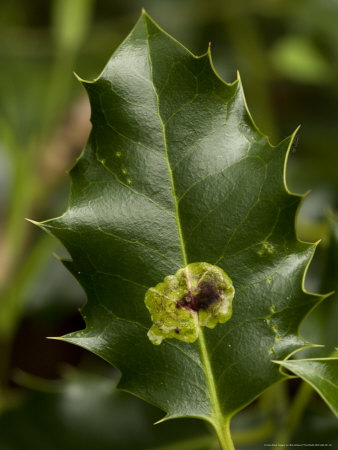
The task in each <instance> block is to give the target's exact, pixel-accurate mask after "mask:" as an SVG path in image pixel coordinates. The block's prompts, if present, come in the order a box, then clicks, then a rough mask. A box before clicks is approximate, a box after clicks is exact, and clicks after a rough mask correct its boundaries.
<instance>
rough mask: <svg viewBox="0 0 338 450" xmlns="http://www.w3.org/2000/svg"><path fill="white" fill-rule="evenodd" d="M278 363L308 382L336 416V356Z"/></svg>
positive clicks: (337, 398)
mask: <svg viewBox="0 0 338 450" xmlns="http://www.w3.org/2000/svg"><path fill="white" fill-rule="evenodd" d="M278 363H279V364H280V365H281V366H283V367H285V368H286V369H288V370H291V372H293V373H295V374H296V375H298V376H299V377H300V378H302V379H303V380H304V381H306V382H307V383H309V384H310V385H311V386H312V387H313V388H314V389H315V390H316V391H317V392H318V394H319V395H320V396H321V397H322V398H323V400H324V401H325V402H326V403H327V405H328V406H329V407H330V408H331V410H332V411H333V413H334V414H335V415H336V416H337V417H338V384H337V380H338V358H317V359H294V360H287V361H278Z"/></svg>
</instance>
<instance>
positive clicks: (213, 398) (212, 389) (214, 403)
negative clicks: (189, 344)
mask: <svg viewBox="0 0 338 450" xmlns="http://www.w3.org/2000/svg"><path fill="white" fill-rule="evenodd" d="M147 20H149V19H148V18H147V17H145V24H146V29H147V39H146V41H147V48H148V59H149V65H150V75H151V86H152V89H153V91H154V95H155V98H156V105H157V115H158V118H159V121H160V124H161V127H162V136H163V145H164V150H165V159H166V163H167V167H168V173H169V178H170V184H171V191H172V195H173V202H174V210H175V220H176V226H177V234H178V237H179V241H180V249H181V255H182V262H183V266H184V267H186V266H187V265H188V257H187V252H186V249H185V244H184V239H183V233H182V226H181V220H180V214H179V207H178V198H177V195H176V189H175V182H174V177H173V172H172V168H171V166H170V162H169V157H168V146H167V138H166V128H165V123H164V122H163V120H162V117H161V113H160V100H159V96H158V93H157V91H156V87H155V85H154V79H153V65H152V60H151V53H150V45H149V38H150V34H149V30H148V24H147ZM198 342H199V348H200V355H201V361H202V365H203V367H204V373H205V377H206V380H207V384H208V388H209V397H210V402H211V407H212V409H213V413H214V414H213V419H214V421H211V420H210V422H211V423H212V425H213V426H214V427H215V429H216V431H217V434H218V435H219V438H220V439H221V436H222V434H223V433H222V428H223V426H224V425H223V424H224V423H225V417H224V416H223V414H222V412H221V407H220V404H219V401H218V395H217V389H216V384H215V379H214V374H213V371H212V367H211V363H210V357H209V352H208V349H207V346H206V342H205V338H204V333H203V329H202V327H200V328H199V335H198Z"/></svg>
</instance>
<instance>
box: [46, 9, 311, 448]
mask: <svg viewBox="0 0 338 450" xmlns="http://www.w3.org/2000/svg"><path fill="white" fill-rule="evenodd" d="M83 84H84V86H85V88H86V90H87V92H88V95H89V98H90V102H91V108H92V123H93V130H92V133H91V136H90V139H89V141H88V144H87V146H86V148H85V150H84V152H83V154H82V156H81V158H80V159H79V160H78V162H77V164H76V166H75V167H74V168H73V170H72V171H71V177H72V189H71V197H70V202H69V207H68V209H67V211H66V213H65V214H64V215H63V216H61V217H59V218H56V219H53V220H50V221H47V222H44V223H43V224H42V225H41V226H42V227H43V228H44V229H45V230H47V231H48V232H50V233H52V234H53V235H55V236H56V237H57V238H58V239H60V240H61V241H62V242H63V244H64V245H65V246H66V248H67V249H68V251H69V252H70V254H71V257H72V260H71V261H65V262H64V263H65V265H66V267H67V268H68V269H69V270H70V271H71V272H72V273H73V274H74V276H75V277H76V278H77V279H78V281H79V282H80V283H81V285H82V286H83V287H84V289H85V290H86V293H87V295H88V303H87V305H86V306H85V308H84V309H83V316H84V318H85V321H86V325H87V326H86V329H85V330H82V331H78V332H74V333H72V334H70V335H67V336H65V337H64V338H63V339H64V340H66V341H68V342H72V343H75V344H77V345H80V346H82V347H85V348H87V349H88V350H90V351H92V352H94V353H96V354H97V355H99V356H101V357H102V358H104V359H105V360H107V361H109V362H110V363H111V364H113V365H115V366H117V367H118V368H119V369H120V370H121V372H122V378H121V381H120V384H119V387H120V388H122V389H125V390H127V391H129V392H132V393H134V394H135V395H137V396H139V397H141V398H143V399H145V400H147V401H149V402H151V403H153V404H155V405H157V406H159V407H160V408H162V409H163V410H165V411H166V412H167V417H171V418H172V417H182V416H190V417H200V418H203V419H205V420H207V421H209V422H211V423H212V424H213V426H214V427H215V429H216V431H217V432H218V434H219V436H220V435H221V434H222V433H223V431H222V430H224V429H225V428H226V424H227V422H228V420H229V418H230V417H231V416H232V415H234V414H235V413H236V411H238V410H240V409H242V408H243V407H244V406H245V405H246V404H248V403H250V402H251V401H252V400H253V399H254V398H256V397H257V396H258V395H259V394H260V393H261V392H262V391H263V390H265V389H266V388H267V387H268V386H270V385H271V384H273V383H275V382H276V381H278V380H281V379H282V378H283V376H282V375H281V373H280V372H279V368H278V366H277V365H276V364H274V363H273V362H272V360H276V359H279V360H282V359H284V358H285V357H286V356H287V355H288V354H290V353H291V352H293V351H295V350H297V349H299V348H301V347H302V346H303V345H304V340H303V339H301V338H300V337H299V336H298V327H299V324H300V322H301V320H302V318H303V317H304V316H305V315H306V314H307V313H308V312H309V310H310V309H311V308H312V307H313V306H314V305H315V304H316V303H317V302H318V297H316V296H312V295H309V294H307V293H305V292H304V291H303V289H302V282H303V277H304V271H305V269H306V267H307V264H308V263H309V260H310V259H311V256H312V254H313V251H314V245H312V244H311V245H310V244H305V243H301V242H299V241H298V240H297V238H296V235H295V231H294V219H295V214H296V210H297V208H298V206H299V203H300V197H298V196H294V195H290V193H288V192H287V189H286V186H285V182H284V170H285V160H286V155H287V152H288V149H289V148H290V145H291V142H292V137H291V138H288V139H286V140H284V141H283V142H282V143H281V144H280V145H278V146H277V147H271V145H270V144H269V142H268V140H267V138H266V137H265V136H263V135H262V134H261V133H260V132H259V131H258V130H257V128H256V127H255V125H254V123H253V121H252V119H251V117H250V115H249V113H248V111H247V109H246V105H245V101H244V98H243V93H242V86H241V83H240V81H239V80H238V81H237V82H235V83H233V84H226V83H224V82H223V81H222V80H221V79H220V78H219V77H218V76H217V75H216V73H215V72H214V69H213V67H212V64H211V61H210V52H208V53H207V54H205V55H203V56H201V57H195V56H193V55H192V54H191V53H190V52H189V51H188V50H187V49H185V48H184V47H182V46H181V45H180V44H179V43H178V42H177V41H175V40H174V39H173V38H171V37H170V36H169V35H167V34H166V33H165V32H163V31H162V30H161V29H160V28H159V27H158V26H157V25H156V24H155V23H154V22H153V21H152V20H151V19H150V18H149V16H147V15H146V14H142V16H141V18H140V20H139V21H138V23H137V24H136V26H135V28H134V29H133V31H132V32H131V34H130V35H129V36H128V37H127V39H126V40H125V41H124V42H123V43H122V45H121V46H120V47H119V48H118V50H117V51H116V52H115V53H114V55H113V56H112V57H111V59H110V61H109V62H108V64H107V66H106V67H105V69H104V71H103V72H102V74H101V76H100V77H99V78H98V79H97V80H95V81H94V82H83ZM192 262H207V263H209V264H215V265H217V266H219V267H221V268H222V269H223V270H224V271H225V272H226V273H227V274H228V275H229V276H230V278H231V279H232V281H233V283H234V287H235V292H236V294H235V297H234V299H233V315H232V317H231V319H230V320H229V321H228V322H227V323H224V324H218V325H217V326H216V328H214V329H204V330H203V331H202V332H201V333H200V335H199V338H198V340H197V341H196V342H194V343H184V342H180V341H177V340H176V339H166V340H165V341H164V342H163V343H162V344H161V345H159V346H154V345H153V344H152V343H151V342H150V341H149V339H148V337H147V331H148V330H149V328H150V326H151V320H150V315H149V312H148V311H147V309H146V307H145V304H144V296H145V293H146V291H147V289H148V288H149V287H151V286H154V285H156V284H157V283H159V282H161V281H162V280H163V279H164V277H166V276H168V275H172V274H175V273H176V272H177V270H178V269H179V268H181V267H184V266H186V265H187V264H189V263H192ZM222 445H224V446H225V444H224V443H223V444H222Z"/></svg>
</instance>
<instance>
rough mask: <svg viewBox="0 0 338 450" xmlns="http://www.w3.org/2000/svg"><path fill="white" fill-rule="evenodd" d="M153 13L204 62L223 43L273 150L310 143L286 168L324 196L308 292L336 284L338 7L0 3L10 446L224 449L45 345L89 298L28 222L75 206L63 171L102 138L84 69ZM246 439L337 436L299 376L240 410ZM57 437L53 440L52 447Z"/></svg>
mask: <svg viewBox="0 0 338 450" xmlns="http://www.w3.org/2000/svg"><path fill="white" fill-rule="evenodd" d="M141 7H145V8H146V9H147V10H148V11H149V13H150V14H151V15H152V16H153V17H154V18H155V19H156V20H157V22H158V23H159V24H160V25H161V26H162V27H164V28H165V29H166V30H168V31H169V32H170V33H171V34H173V35H175V37H177V38H178V39H179V40H180V41H181V42H183V44H185V45H186V46H188V47H189V48H190V49H191V50H192V51H194V53H197V54H200V53H203V52H204V51H205V50H206V47H207V44H208V42H209V41H211V42H212V53H213V59H214V63H215V66H216V69H217V70H218V72H219V73H220V74H221V75H222V76H223V78H224V79H225V80H226V81H233V80H234V79H235V78H236V69H239V70H240V73H241V78H242V80H243V85H244V89H245V93H246V97H247V101H248V104H249V106H250V110H251V113H252V115H253V117H254V118H255V121H256V123H257V124H258V126H259V127H260V128H261V129H262V130H263V131H264V133H265V134H267V135H268V136H270V139H271V141H272V142H273V143H277V142H278V141H279V140H280V139H281V138H282V137H285V136H287V135H289V134H290V133H291V132H292V131H293V130H294V129H295V128H296V126H297V125H298V124H299V123H300V122H301V124H302V128H301V130H300V132H299V143H298V146H297V147H294V149H293V152H292V154H291V156H290V158H289V162H288V185H289V188H290V189H291V190H293V191H296V192H300V193H302V192H305V191H307V190H308V189H312V192H311V194H310V195H309V196H308V197H307V199H306V200H305V202H304V204H303V206H302V209H301V211H300V215H299V217H298V220H297V230H298V234H299V236H300V237H301V238H303V239H306V240H312V241H314V240H317V239H322V242H321V244H320V247H319V249H318V251H317V253H316V257H315V259H314V261H313V263H312V265H311V267H310V271H309V273H308V276H307V279H306V285H307V288H308V289H309V290H313V291H315V292H328V291H330V290H332V289H337V288H338V286H337V283H338V281H337V280H338V244H337V242H338V236H337V235H338V232H337V228H338V225H337V218H336V216H335V212H337V199H338V196H337V191H338V176H337V175H338V152H337V144H338V129H337V126H336V124H337V119H338V117H337V115H338V108H337V105H338V89H337V82H336V80H337V75H338V63H337V61H338V54H337V53H338V31H337V26H336V24H337V22H338V5H337V4H336V3H335V2H331V1H329V0H274V1H270V0H255V1H254V0H251V1H249V0H227V1H225V0H184V1H179V0H144V1H143V2H140V1H138V0H125V1H122V0H117V1H114V2H111V1H109V0H96V1H94V0H71V1H70V0H68V1H67V0H55V1H54V2H52V1H48V2H46V1H42V0H40V1H38V0H35V1H33V0H30V1H25V2H22V1H19V0H11V1H4V2H1V5H0V38H1V43H2V45H1V46H0V64H1V68H2V70H1V71H0V81H1V82H0V98H1V101H0V289H1V291H0V295H1V299H0V351H1V358H0V380H1V387H0V410H1V412H2V416H1V418H0V436H1V438H0V439H1V440H0V444H1V447H0V448H4V449H7V448H8V449H25V448H27V449H29V448H36V447H38V445H39V446H41V445H42V447H43V448H46V449H49V448H51V449H52V448H60V447H62V448H71V447H72V445H73V447H74V446H79V445H83V446H84V447H83V448H92V447H91V446H90V445H91V442H95V443H96V445H95V448H102V449H105V448H116V449H124V448H126V449H127V448H135V443H137V445H138V446H139V448H154V447H156V448H158V447H159V446H164V447H163V449H164V448H168V449H169V448H174V447H173V445H174V444H170V442H171V441H173V439H174V438H175V440H178V439H179V440H181V443H180V444H177V445H178V448H186V449H189V448H195V449H197V448H201V449H202V448H205V449H207V448H217V444H215V442H214V438H213V436H212V435H210V434H209V430H208V429H207V428H206V427H205V425H203V426H201V424H200V423H199V422H197V421H196V422H195V421H188V423H186V422H184V423H182V422H181V421H175V422H172V423H168V424H163V425H159V426H158V427H152V425H151V423H152V422H153V421H154V420H156V419H158V418H160V417H161V416H162V413H161V412H160V411H158V410H156V408H153V407H150V406H149V405H145V404H144V403H142V402H141V401H140V400H138V399H136V398H132V397H130V396H127V395H126V394H120V393H116V392H114V393H112V387H113V385H114V382H113V381H111V380H112V379H114V377H115V378H116V377H117V376H118V375H117V374H116V373H115V372H114V374H113V376H112V373H111V372H112V369H111V368H109V367H108V366H107V365H106V364H104V363H103V362H102V361H100V360H99V359H98V358H95V357H93V356H91V355H90V354H89V353H87V352H84V351H81V350H80V349H79V348H76V347H73V346H70V345H67V344H65V343H60V342H56V341H47V340H46V339H45V336H51V335H52V336H53V335H60V334H64V333H66V332H68V331H72V330H74V329H79V328H81V327H83V322H82V319H81V317H80V315H79V314H78V312H77V308H78V307H79V306H80V305H81V304H82V303H83V302H84V301H85V299H84V295H83V293H82V291H81V289H80V288H79V287H78V286H77V285H76V283H75V282H74V280H73V279H72V278H71V276H70V275H69V274H68V273H67V272H66V271H65V270H64V269H63V268H62V267H61V265H60V264H59V263H58V261H57V260H56V259H55V258H54V257H51V253H52V252H53V251H55V252H56V253H58V254H59V255H60V254H63V253H62V252H63V250H62V249H60V248H58V247H57V244H55V242H54V240H53V239H52V238H50V237H49V236H44V235H43V234H42V233H41V232H39V231H37V230H35V229H34V227H33V226H32V225H31V224H29V223H27V222H25V221H24V217H34V218H35V219H37V220H43V219H45V218H47V217H52V216H55V215H58V214H59V213H61V212H63V210H64V209H65V205H66V198H67V194H68V186H69V181H68V178H67V176H66V175H65V174H64V172H65V170H67V169H70V168H71V166H72V165H73V163H74V160H75V158H76V157H77V156H78V155H79V153H80V151H81V149H82V147H83V145H84V142H85V140H86V138H87V136H88V133H89V130H90V125H89V120H88V119H89V114H90V113H89V106H88V100H87V98H86V97H85V94H84V92H83V90H82V88H81V86H80V85H79V84H78V83H77V82H76V80H75V78H74V77H73V75H72V71H73V70H75V71H76V72H77V73H79V74H80V75H81V76H82V77H83V78H93V77H95V76H97V75H98V73H99V72H100V70H101V69H102V67H103V66H104V64H105V62H106V60H107V59H108V58H109V56H110V54H111V53H112V50H113V49H114V48H115V47H116V46H117V45H118V44H119V43H120V41H121V40H122V39H123V38H124V36H125V35H126V34H127V33H128V32H129V30H130V29H131V27H132V25H133V24H134V22H135V21H136V19H137V17H138V16H139V13H140V10H141ZM337 310H338V307H337V295H335V296H331V297H330V298H329V299H328V300H326V301H325V302H324V303H322V304H321V306H320V307H319V308H318V309H317V310H316V311H315V312H314V313H312V314H311V316H309V317H308V319H307V320H306V321H305V322H304V324H303V327H302V332H303V335H304V336H305V337H307V338H308V339H310V340H312V341H313V342H317V343H321V344H326V348H324V349H312V350H311V351H304V352H302V354H301V355H300V356H302V357H309V356H315V357H317V356H324V355H325V356H328V355H329V354H330V353H331V354H332V352H334V351H335V349H334V347H335V345H337V331H336V327H335V326H334V323H335V318H336V317H337ZM69 365H71V366H74V367H76V369H75V368H73V369H70V368H69V367H68V366H69ZM27 374H30V375H29V376H28V375H27ZM100 380H102V381H100ZM97 386H100V388H98V387H97ZM81 405H83V406H81ZM77 408H78V409H77ZM121 408H122V409H121ZM43 411H45V412H46V413H45V414H43ZM94 411H96V413H94ZM116 411H123V414H121V413H119V414H120V416H121V417H119V418H118V420H119V421H121V422H117V423H116V420H117V417H116V414H117V413H116ZM47 412H48V414H47ZM28 416H30V420H28ZM47 416H48V417H49V418H50V421H49V420H47ZM93 417H96V420H93ZM109 417H110V419H109V420H107V418H109ZM18 423H20V424H22V423H25V427H24V428H23V429H22V433H21V434H22V442H20V441H19V439H20V438H19V437H18V436H17V433H16V432H15V430H16V429H17V426H18ZM42 423H43V426H42ZM112 423H115V425H116V427H113V428H112ZM298 424H300V425H299V426H298ZM117 425H118V426H117ZM130 427H132V429H133V430H134V433H133V436H130V433H129V432H128V430H130V429H131V428H130ZM160 427H163V428H162V430H163V434H162V432H161V430H160ZM233 429H234V440H235V444H236V443H237V446H238V448H248V449H249V448H256V447H255V445H256V446H257V448H261V447H262V443H264V442H265V443H266V442H273V441H276V440H277V441H278V442H280V441H281V440H283V441H290V440H291V442H304V441H305V442H322V443H325V442H327V443H333V442H334V436H336V435H337V424H336V421H335V418H334V417H333V415H332V414H331V412H330V411H329V409H328V408H327V407H326V405H325V404H324V403H323V402H322V400H321V399H320V398H319V397H318V396H317V394H315V393H314V392H313V391H312V390H311V389H309V388H308V387H307V386H306V385H303V384H302V383H299V381H298V380H294V382H292V383H288V385H286V384H285V383H284V384H281V385H278V386H275V387H273V388H272V389H270V390H269V391H267V392H266V393H265V394H264V395H263V396H262V397H261V398H260V400H259V401H257V402H256V403H255V404H253V405H251V406H250V407H248V408H247V409H246V410H244V411H243V412H242V413H241V414H239V415H238V417H237V418H236V420H235V421H234V424H233ZM80 430H82V433H84V434H82V435H81V433H80ZM83 430H86V431H85V432H84V431H83ZM308 430H311V431H310V432H309V431H308ZM61 431H62V432H61ZM51 434H52V436H55V440H54V441H53V439H50V440H49V441H48V439H47V436H51ZM61 436H62V439H64V440H63V442H60V441H59V440H58V439H61ZM56 437H57V438H56ZM91 439H92V440H91ZM183 442H184V444H183ZM85 445H87V447H85ZM170 445H171V446H170ZM215 445H216V447H215ZM237 446H236V448H237Z"/></svg>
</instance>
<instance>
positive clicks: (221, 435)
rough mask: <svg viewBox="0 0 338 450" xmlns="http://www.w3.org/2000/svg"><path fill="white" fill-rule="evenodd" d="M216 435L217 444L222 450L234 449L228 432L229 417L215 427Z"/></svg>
mask: <svg viewBox="0 0 338 450" xmlns="http://www.w3.org/2000/svg"><path fill="white" fill-rule="evenodd" d="M215 430H216V433H217V437H218V440H219V445H220V446H221V449H222V450H235V447H234V444H233V442H232V438H231V433H230V419H227V420H226V421H225V422H223V426H222V427H219V428H218V429H217V428H215Z"/></svg>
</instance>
